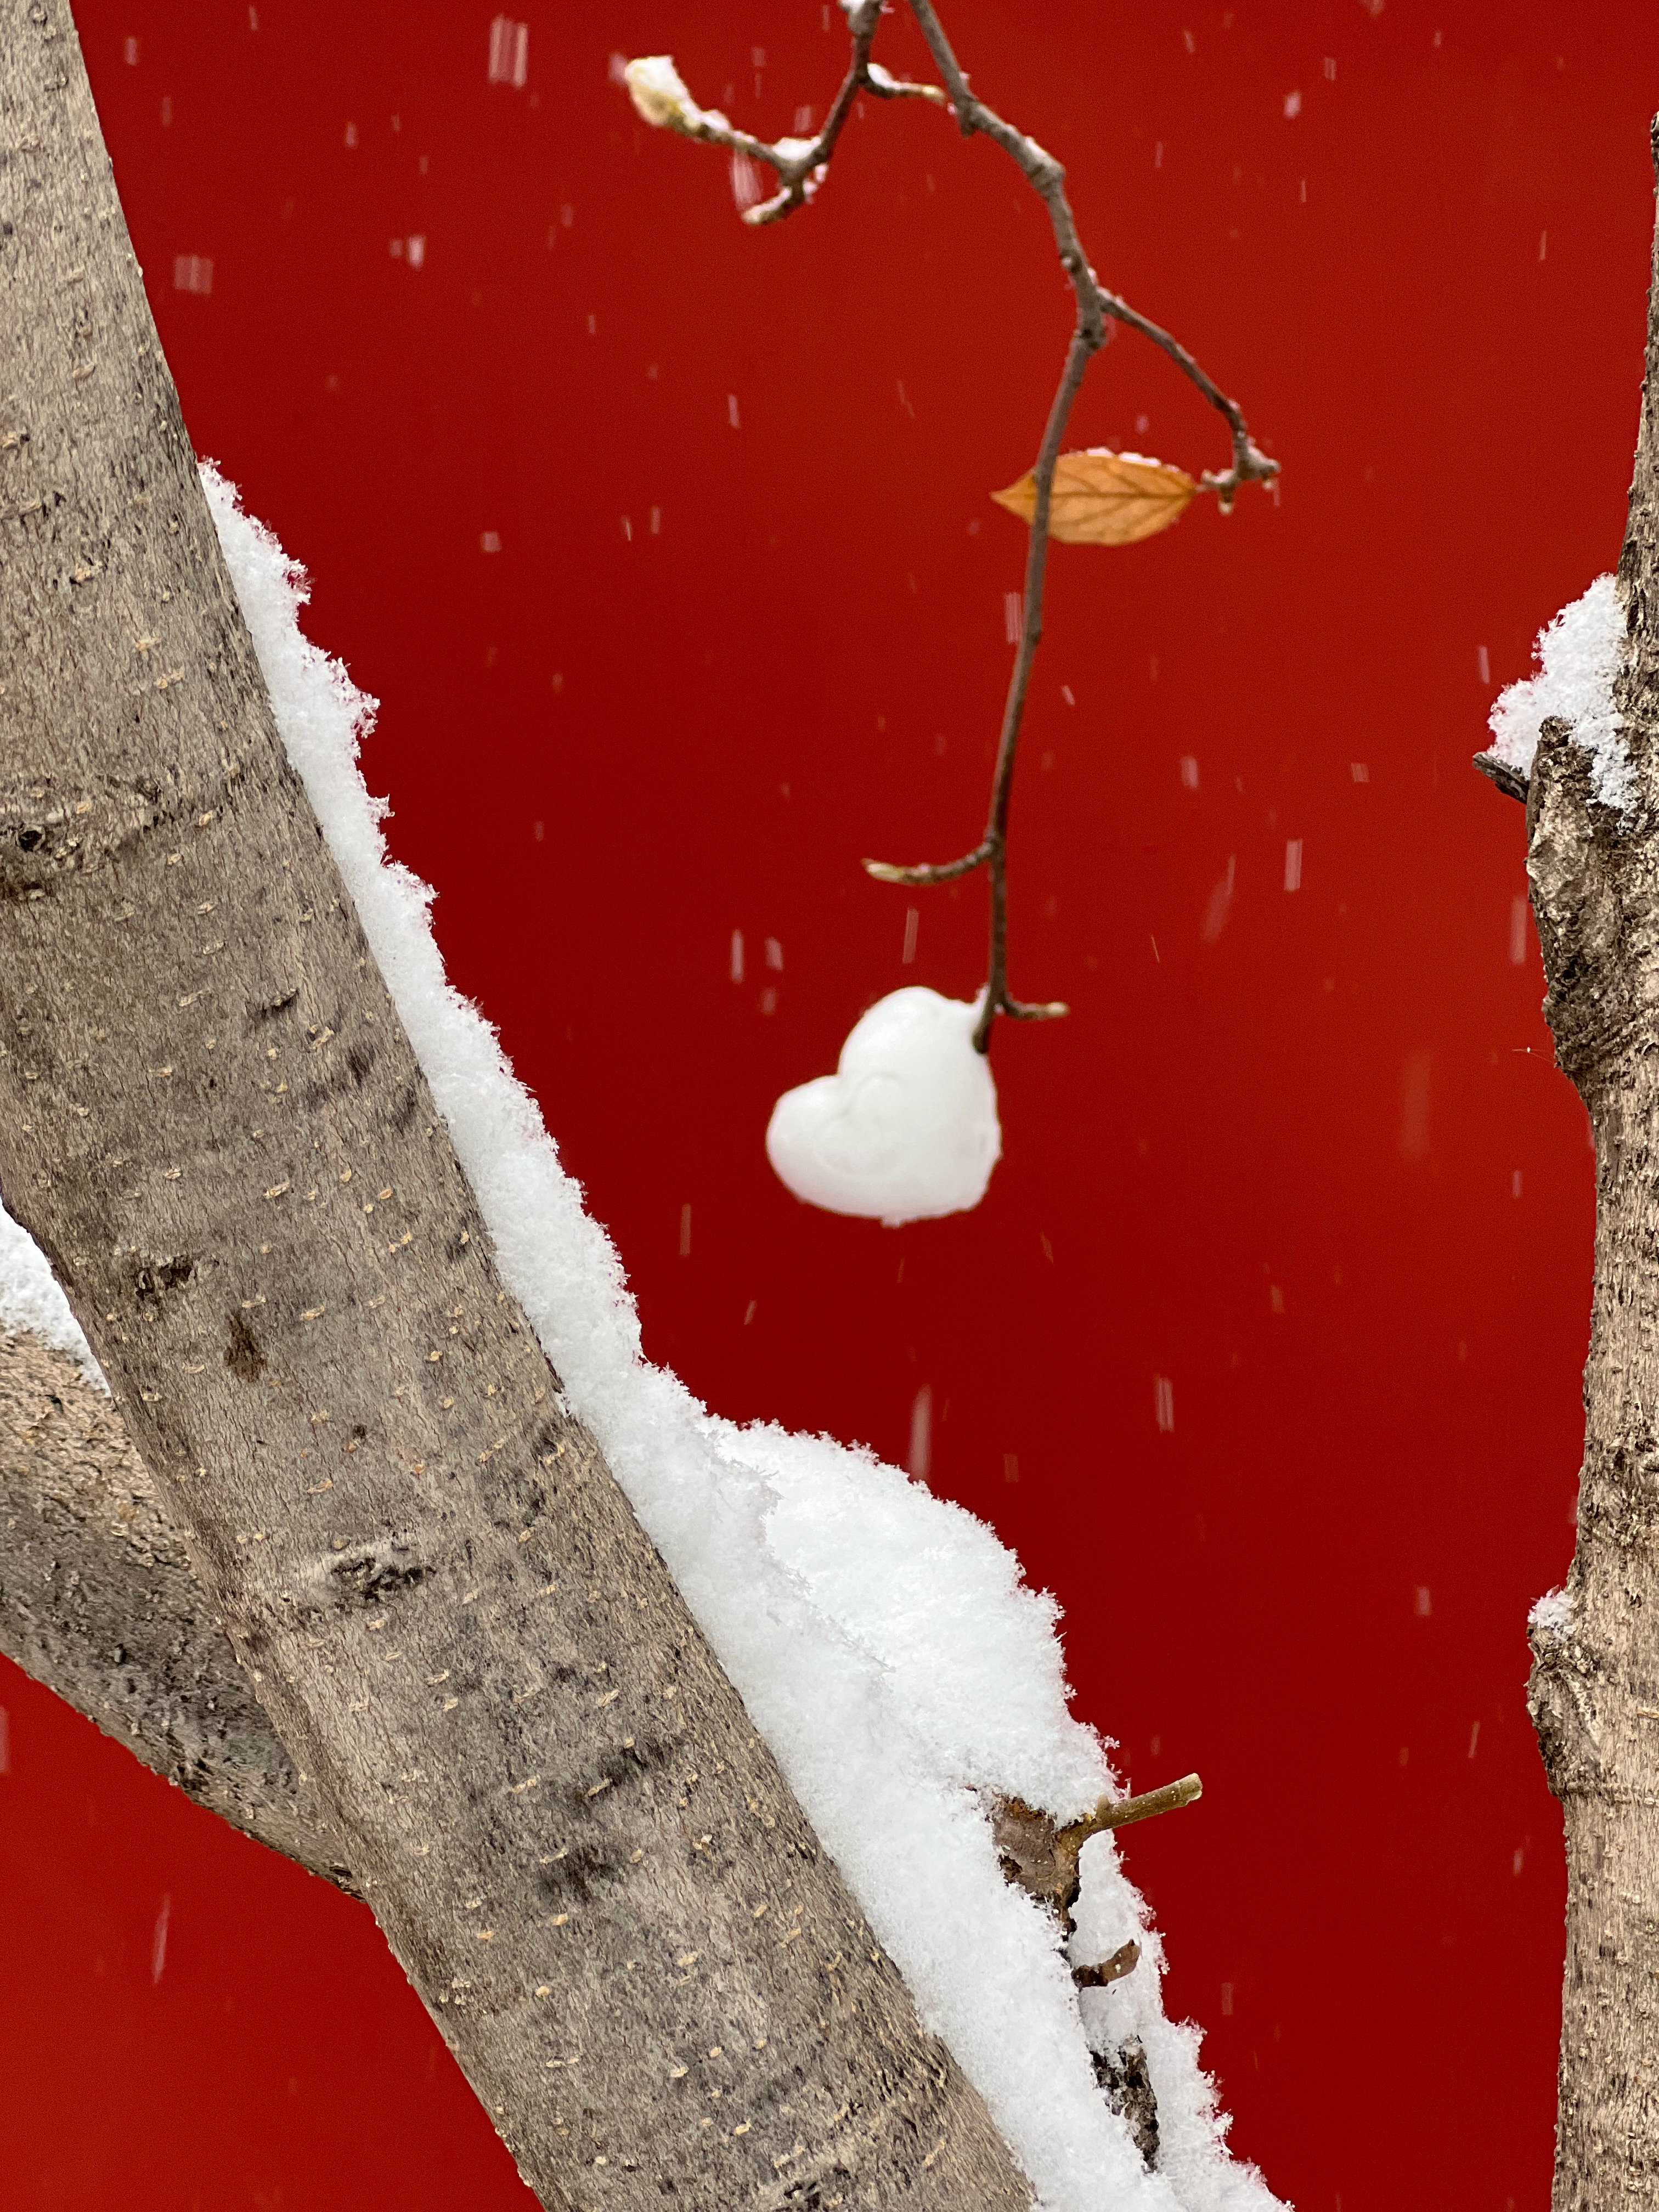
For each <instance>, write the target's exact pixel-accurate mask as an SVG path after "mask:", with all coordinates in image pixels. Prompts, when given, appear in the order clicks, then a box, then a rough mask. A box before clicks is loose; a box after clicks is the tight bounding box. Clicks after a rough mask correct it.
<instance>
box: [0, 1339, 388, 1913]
mask: <svg viewBox="0 0 1659 2212" xmlns="http://www.w3.org/2000/svg"><path fill="white" fill-rule="evenodd" d="M0 1652H3V1653H4V1654H5V1656H6V1657H7V1658H8V1659H10V1660H13V1661H15V1663H16V1664H17V1665H18V1666H19V1667H21V1668H22V1669H23V1671H24V1673H25V1674H32V1675H33V1677H34V1679H35V1680H36V1681H37V1682H41V1683H44V1685H45V1686H46V1688H47V1689H49V1690H52V1691H53V1692H55V1693H56V1694H57V1695H58V1697H60V1698H62V1699H64V1700H65V1701H66V1702H67V1703H68V1704H70V1705H73V1706H74V1708H75V1710H76V1712H78V1713H83V1714H85V1716H86V1717H87V1718H88V1720H89V1721H93V1722H95V1723H96V1724H97V1725H98V1727H100V1729H103V1730H104V1732H105V1734H106V1735H112V1736H113V1737H115V1738H116V1739H117V1740H118V1741H119V1742H121V1743H124V1744H125V1745H126V1747H127V1748H128V1749H129V1750H130V1751H131V1752H132V1753H134V1754H135V1756H136V1757H137V1758H139V1759H142V1760H143V1763H144V1765H146V1766H148V1767H151V1768H153V1769H154V1771H155V1772H156V1773H157V1774H159V1775H161V1776H162V1777H163V1778H164V1779H166V1780H167V1781H168V1782H173V1783H176V1784H178V1786H179V1789H180V1790H183V1791H184V1793H185V1796H187V1797H189V1798H191V1799H192V1800H193V1801H194V1802H195V1803H197V1804H198V1805H201V1806H204V1808H206V1809H207V1810H208V1811H209V1812H210V1813H216V1814H219V1816H220V1818H221V1819H222V1820H228V1821H229V1822H230V1824H231V1826H233V1827H234V1828H240V1829H241V1831H242V1832H243V1833H244V1834H245V1835H248V1836H252V1837H253V1838H255V1839H256V1841H258V1842H259V1843H262V1844H269V1845H270V1849H271V1850H276V1851H281V1852H282V1853H283V1856H284V1857H287V1858H291V1859H294V1860H295V1861H296V1862H297V1863H299V1864H300V1865H301V1866H302V1867H304V1868H306V1869H307V1871H308V1872H310V1873H312V1874H319V1875H322V1876H323V1878H324V1879H325V1881H331V1882H334V1883H336V1884H337V1886H338V1887H340V1888H341V1889H344V1890H349V1891H352V1892H353V1893H354V1894H355V1885H354V1883H353V1882H352V1880H351V1877H350V1875H349V1871H348V1869H347V1868H346V1867H345V1865H344V1863H343V1859H342V1857H341V1851H342V1846H341V1843H340V1838H339V1837H338V1835H337V1833H335V1832H332V1831H331V1829H330V1827H329V1826H328V1823H327V1821H326V1820H325V1817H324V1814H323V1811H322V1808H321V1807H320V1806H319V1804H318V1803H317V1802H316V1796H315V1793H314V1791H313V1790H311V1789H310V1788H309V1787H308V1786H302V1785H301V1782H300V1778H299V1775H298V1773H297V1771H295V1765H294V1762H293V1760H292V1759H290V1758H289V1755H288V1753H286V1752H285V1751H284V1750H283V1747H282V1745H281V1744H280V1743H279V1742H278V1741H277V1739H276V1732H275V1731H274V1730H273V1729H272V1728H271V1725H270V1721H269V1720H268V1719H267V1718H266V1717H265V1711H264V1707H263V1706H262V1705H260V1703H259V1701H258V1699H257V1698H256V1697H255V1696H254V1694H253V1692H252V1689H251V1688H250V1686H249V1684H248V1680H247V1677H246V1674H244V1673H243V1672H242V1670H241V1668H240V1667H239V1666H238V1665H237V1663H236V1660H235V1656H234V1653H233V1652H232V1650H231V1648H230V1645H229V1644H228V1643H227V1642H226V1640H225V1633H224V1630H223V1628H222V1626H221V1624H220V1623H219V1621H217V1620H216V1619H215V1618H214V1617H213V1613H212V1610H211V1608H210V1607H209V1606H208V1605H207V1603H206V1602H205V1601H204V1598H203V1595H202V1592H201V1590H200V1589H199V1588H198V1587H197V1582H196V1577H194V1576H193V1575H192V1574H191V1571H190V1563H189V1560H188V1559H187V1558H186V1556H185V1544H184V1540H183V1538H182V1537H181V1536H180V1535H179V1531H178V1529H177V1528H175V1527H174V1525H173V1522H172V1521H171V1520H170V1519H169V1518H168V1516H167V1512H166V1510H164V1508H163V1506H162V1504H161V1499H160V1498H159V1497H158V1496H157V1494H156V1490H155V1484H154V1483H153V1482H152V1481H151V1480H150V1479H149V1475H148V1474H146V1473H145V1471H144V1468H143V1462H142V1461H141V1460H140V1459H139V1457H138V1455H137V1452H136V1451H134V1449H133V1448H132V1443H131V1438H130V1437H128V1435H127V1432H126V1431H125V1428H123V1426H122V1425H121V1419H120V1416H119V1414H118V1413H116V1411H115V1409H114V1408H113V1407H112V1405H111V1404H110V1402H109V1400H108V1399H107V1398H106V1396H105V1395H104V1394H103V1392H102V1391H101V1390H98V1389H94V1387H93V1385H92V1384H91V1383H88V1381H87V1379H86V1377H85V1376H84V1375H82V1372H81V1370H80V1369H79V1368H78V1367H77V1366H76V1364H75V1362H74V1361H73V1360H72V1359H70V1358H66V1357H65V1355H64V1353H63V1352H54V1351H53V1350H52V1348H51V1346H48V1345H45V1344H42V1343H41V1342H40V1340H39V1339H38V1338H35V1337H30V1336H27V1335H19V1336H8V1337H0Z"/></svg>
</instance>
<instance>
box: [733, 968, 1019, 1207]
mask: <svg viewBox="0 0 1659 2212" xmlns="http://www.w3.org/2000/svg"><path fill="white" fill-rule="evenodd" d="M978 1018H979V1008H978V1006H976V1005H975V1006H965V1005H963V1002H962V1000H960V999H942V998H940V996H939V993H938V992H937V991H929V990H925V989H923V988H921V987H920V986H915V985H913V986H912V987H910V988H909V989H908V990H904V991H895V992H893V993H892V994H890V996H889V997H887V998H885V999H880V1000H878V1001H877V1002H876V1004H875V1005H874V1006H872V1007H871V1009H870V1011H869V1012H868V1013H867V1014H866V1015H864V1016H863V1017H862V1018H861V1019H860V1020H859V1021H858V1022H856V1023H855V1024H854V1027H853V1031H852V1034H851V1036H848V1040H847V1042H846V1043H845V1044H844V1045H843V1046H842V1048H841V1064H840V1066H839V1067H838V1068H837V1070H836V1073H835V1074H834V1075H821V1076H819V1077H818V1078H817V1081H816V1082H813V1083H803V1084H802V1085H801V1086H800V1088H799V1090H798V1091H785V1092H784V1094H783V1096H782V1097H781V1098H780V1099H779V1101H778V1103H777V1104H776V1105H775V1107H774V1108H773V1109H772V1119H771V1121H770V1122H769V1125H768V1127H767V1131H766V1156H767V1158H769V1160H770V1161H771V1163H772V1165H773V1167H774V1168H775V1170H777V1173H778V1176H779V1178H780V1180H781V1181H782V1182H785V1183H787V1185H788V1187H789V1188H790V1189H791V1190H793V1192H794V1194H795V1195H796V1197H797V1198H804V1199H805V1200H806V1201H807V1203H808V1204H809V1205H810V1206H823V1207H824V1208H825V1209H826V1211H827V1212H830V1213H854V1214H858V1215H860V1216H862V1217H864V1218H866V1219H872V1220H880V1221H884V1222H885V1223H886V1224H887V1225H888V1227H889V1228H890V1229H896V1227H897V1226H898V1225H899V1224H900V1223H901V1222H904V1221H930V1220H933V1218H935V1217H937V1216H938V1215H939V1214H941V1213H964V1212H967V1210H968V1208H969V1206H977V1205H978V1204H979V1202H980V1200H981V1199H982V1198H983V1197H984V1195H985V1187H986V1185H987V1183H988V1182H990V1180H991V1170H992V1169H993V1168H994V1166H995V1165H996V1164H997V1161H998V1159H999V1158H1000V1156H1001V1152H1002V1131H1001V1128H1000V1127H999V1125H998V1121H997V1091H996V1085H995V1084H994V1082H993V1081H992V1079H991V1068H990V1063H989V1061H988V1060H987V1059H986V1057H985V1055H984V1054H983V1053H980V1052H975V1050H974V1042H973V1038H974V1024H975V1021H976V1020H977V1019H978Z"/></svg>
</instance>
